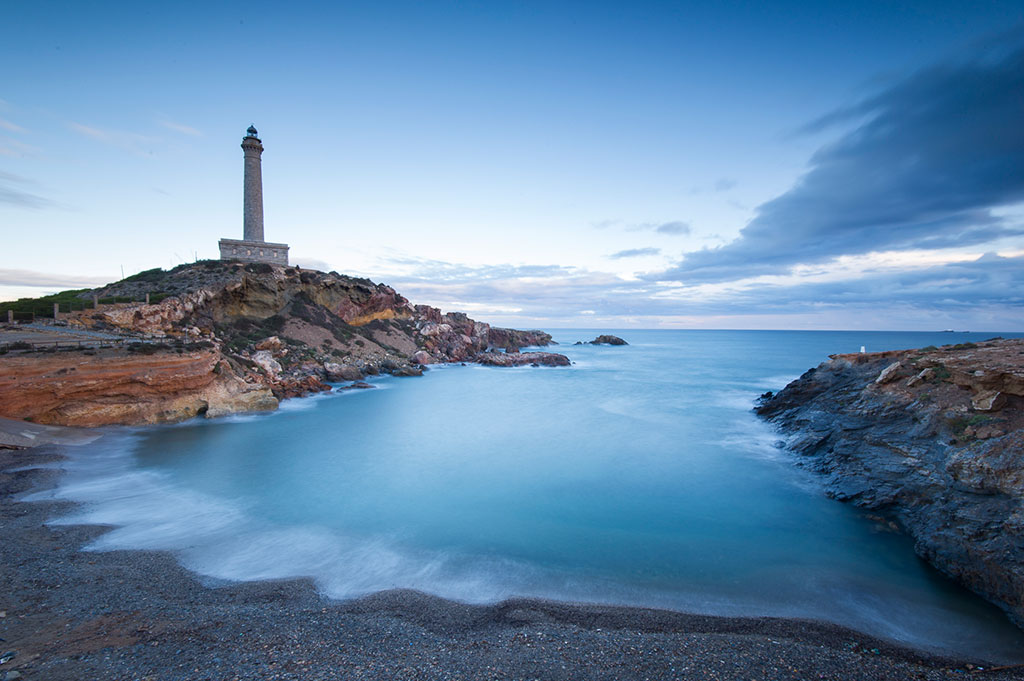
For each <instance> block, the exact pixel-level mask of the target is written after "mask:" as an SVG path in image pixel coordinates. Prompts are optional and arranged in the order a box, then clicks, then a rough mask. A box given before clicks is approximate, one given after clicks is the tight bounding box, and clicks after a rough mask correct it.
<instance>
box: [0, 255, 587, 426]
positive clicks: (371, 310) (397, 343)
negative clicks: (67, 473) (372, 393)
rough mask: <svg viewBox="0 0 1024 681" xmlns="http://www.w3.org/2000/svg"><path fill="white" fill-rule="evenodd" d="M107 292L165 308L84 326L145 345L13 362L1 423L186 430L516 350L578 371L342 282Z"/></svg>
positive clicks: (0, 404)
mask: <svg viewBox="0 0 1024 681" xmlns="http://www.w3.org/2000/svg"><path fill="white" fill-rule="evenodd" d="M94 295H95V296H98V297H100V298H105V299H110V298H145V297H146V296H149V298H150V299H151V300H153V301H154V302H153V303H152V304H143V303H141V302H140V303H122V304H114V305H104V306H102V307H100V308H99V309H97V310H93V309H87V310H85V311H83V312H78V313H75V314H72V315H70V316H66V319H65V321H66V322H67V324H68V325H69V326H71V327H78V328H83V329H93V330H103V331H108V332H114V333H117V334H121V335H123V336H124V337H125V338H131V339H136V340H137V341H138V343H137V344H136V346H135V347H133V348H130V349H129V348H126V347H122V348H121V349H119V350H102V351H99V352H98V353H97V352H95V351H92V350H88V349H84V350H79V351H64V352H59V353H55V354H52V355H47V354H45V353H40V352H27V353H26V352H13V353H10V354H8V355H7V356H6V357H5V358H4V362H3V365H4V366H3V370H2V372H0V415H3V416H8V417H13V418H30V419H33V420H36V421H39V422H41V423H53V424H64V425H102V424H108V423H155V422H163V421H179V420H182V419H185V418H189V417H192V416H195V415H197V414H204V413H205V414H206V415H208V416H214V415H220V414H225V413H231V412H235V411H252V410H260V409H272V408H275V407H276V406H277V401H278V400H280V399H284V398H288V397H294V396H299V395H304V394H309V393H313V392H318V391H322V390H330V386H329V385H327V384H326V383H325V381H357V380H359V379H361V378H363V377H365V376H368V375H376V374H380V373H391V374H394V375H397V376H419V375H421V374H422V372H423V368H422V367H423V365H429V364H435V363H443V362H474V361H480V358H483V361H484V362H486V363H489V364H494V363H495V362H493V361H491V358H490V355H492V354H494V353H492V352H489V351H490V350H493V349H502V350H513V349H514V350H516V352H515V353H514V355H509V356H508V357H509V359H508V360H505V361H504V363H501V364H499V365H500V366H508V365H512V364H515V363H519V364H521V363H528V364H548V365H554V364H562V365H567V364H568V363H569V361H568V359H567V358H565V357H564V356H562V355H552V357H555V358H561V359H560V360H559V359H552V358H551V357H546V356H542V355H545V354H550V353H533V354H536V355H537V356H536V357H533V356H529V355H531V353H524V356H528V358H527V359H521V360H519V361H517V362H513V360H512V358H513V356H518V355H519V353H518V350H519V348H521V347H527V346H543V345H548V344H549V343H550V342H551V336H550V335H548V334H546V333H544V332H542V331H518V330H515V329H502V328H495V327H492V326H490V325H489V324H485V323H483V322H477V321H474V320H472V319H470V318H469V317H467V316H466V315H464V314H461V313H457V312H452V313H442V312H441V311H440V310H438V309H437V308H433V307H428V306H424V305H416V306H413V305H411V304H410V303H409V301H408V300H406V299H405V298H404V297H402V296H401V295H399V294H398V293H397V292H396V291H395V290H394V289H392V288H391V287H389V286H385V285H384V284H375V283H373V282H371V281H370V280H368V279H358V278H354V277H347V276H344V275H340V274H337V273H335V272H331V273H325V272H316V271H311V270H302V269H299V268H297V267H286V266H278V265H269V264H265V263H250V264H248V265H243V264H241V263H226V262H221V261H205V262H200V263H196V264H193V265H183V266H181V267H177V268H175V269H173V270H171V271H168V272H164V271H162V270H151V271H148V272H142V273H140V274H138V275H135V276H133V277H129V278H127V279H125V280H123V281H121V282H117V283H116V284H111V285H109V286H107V287H104V288H103V289H97V290H96V291H87V292H85V293H83V294H82V297H83V298H85V299H86V300H89V299H91V298H92V297H93V296H94ZM563 360H564V361H563Z"/></svg>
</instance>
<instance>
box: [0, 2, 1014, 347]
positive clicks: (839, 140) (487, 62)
mask: <svg viewBox="0 0 1024 681" xmlns="http://www.w3.org/2000/svg"><path fill="white" fill-rule="evenodd" d="M0 13H2V17H3V21H0V63H3V64H4V65H5V69H4V71H3V75H0V229H2V233H3V237H4V244H5V249H4V250H5V252H6V253H7V254H8V257H6V258H4V262H3V263H2V267H0V299H8V298H14V297H18V296H25V295H40V294H42V293H47V292H52V291H54V290H59V289H62V288H68V287H80V286H86V285H92V284H98V283H104V282H107V281H111V280H114V279H118V278H120V276H121V270H122V267H123V268H124V272H125V273H126V274H130V273H132V272H136V271H139V270H142V269H148V268H151V267H165V268H166V267H170V266H173V265H176V264H179V263H181V262H187V261H191V260H192V259H194V258H195V257H199V258H212V257H217V251H216V244H217V239H218V238H220V237H232V238H240V236H241V189H242V187H241V181H242V176H241V171H242V154H241V149H239V147H238V144H239V142H240V140H241V137H242V135H243V134H244V131H245V128H246V127H247V126H248V125H249V124H250V123H253V124H255V125H256V127H257V128H258V129H259V131H260V136H261V138H262V139H263V142H264V146H265V147H266V152H265V153H264V158H263V160H264V162H263V172H264V196H265V211H266V237H267V239H268V240H271V241H284V242H287V243H289V244H290V245H291V247H292V250H291V253H292V259H293V261H295V262H297V263H299V264H302V265H306V266H310V267H318V268H322V269H336V270H338V271H340V272H344V273H350V274H355V275H361V276H368V277H370V278H372V279H374V280H376V281H384V282H386V283H388V284H391V285H393V286H395V287H396V288H397V289H398V290H399V291H400V292H402V293H403V294H404V295H406V296H407V297H409V298H410V299H412V300H413V301H414V302H418V303H430V304H434V305H438V306H440V307H442V308H444V309H449V310H450V309H460V310H464V311H466V312H468V313H470V314H471V315H473V316H475V317H477V318H480V319H484V320H487V321H491V322H495V323H501V324H511V325H525V326H541V327H545V326H546V327H561V326H591V327H592V326H600V327H608V328H623V327H648V328H658V327H666V328H672V327H683V328H685V327H698V328H863V329H934V328H963V329H972V330H994V331H999V330H1005V331H1013V330H1024V293H1022V291H1024V123H1022V122H1024V5H1022V4H1021V3H1020V2H970V3H968V2H956V3H954V2H938V1H932V2H920V3H891V2H878V3H872V2H858V3H825V2H822V3H786V2H777V3H755V2H716V3H710V2H709V3H683V2H677V3H643V2H631V3H601V2H579V3H573V2H500V3H498V2H489V3H482V2H477V3H474V2H417V3H412V2H410V3H391V2H379V3H365V4H349V3H323V4H318V3H292V4H290V5H287V6H286V5H285V4H283V3H273V4H271V3H258V2H253V3H245V4H228V3H164V4H159V5H158V4H142V3H115V2H105V3H104V2H101V3H93V4H88V3H53V2H45V1H44V2H21V1H19V0H13V1H11V2H7V3H5V4H4V5H3V6H2V7H0Z"/></svg>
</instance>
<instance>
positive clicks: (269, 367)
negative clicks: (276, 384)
mask: <svg viewBox="0 0 1024 681" xmlns="http://www.w3.org/2000/svg"><path fill="white" fill-rule="evenodd" d="M252 361H253V362H255V363H256V364H257V365H259V366H260V367H261V368H262V369H263V370H264V371H266V372H267V373H268V374H270V375H271V376H276V375H277V374H279V373H281V364H280V362H278V361H277V360H276V359H274V356H273V355H272V354H270V350H257V351H256V352H255V353H253V356H252Z"/></svg>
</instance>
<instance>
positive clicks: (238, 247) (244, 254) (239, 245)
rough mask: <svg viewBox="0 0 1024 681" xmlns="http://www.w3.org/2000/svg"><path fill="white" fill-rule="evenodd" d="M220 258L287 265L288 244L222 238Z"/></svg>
mask: <svg viewBox="0 0 1024 681" xmlns="http://www.w3.org/2000/svg"><path fill="white" fill-rule="evenodd" d="M220 259H221V260H241V261H242V262H266V263H270V264H272V265H287V264H288V244H273V243H270V242H269V241H243V240H242V239H221V240H220Z"/></svg>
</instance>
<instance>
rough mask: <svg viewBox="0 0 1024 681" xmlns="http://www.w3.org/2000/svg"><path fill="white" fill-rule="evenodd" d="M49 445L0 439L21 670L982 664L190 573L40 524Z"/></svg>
mask: <svg viewBox="0 0 1024 681" xmlns="http://www.w3.org/2000/svg"><path fill="white" fill-rule="evenodd" d="M61 452H62V449H61V447H60V446H56V445H48V446H43V447H39V448H35V449H28V450H0V519H2V525H3V527H4V534H5V536H4V541H3V542H0V566H2V568H0V571H2V574H3V584H4V585H5V587H4V589H3V591H2V592H0V611H2V612H3V613H4V614H5V616H4V617H2V618H0V637H2V638H3V639H5V641H4V642H3V643H2V645H3V649H4V652H6V651H15V652H17V655H16V657H14V658H13V659H11V660H10V661H8V662H7V663H5V664H3V665H2V666H0V672H3V673H6V672H9V671H12V670H13V671H18V672H19V673H21V674H22V678H24V679H26V680H30V679H32V678H45V679H65V678H66V679H80V678H90V677H95V678H104V679H121V678H124V679H129V678H131V679H137V678H153V679H165V678H170V679H177V678H181V679H186V678H187V679H203V678H209V679H223V678H238V679H257V678H258V679H267V678H281V679H288V678H296V679H298V678H302V679H310V678H336V677H338V676H346V675H350V676H352V677H354V678H370V679H373V678H381V679H385V678H388V679H391V678H410V679H411V678H417V679H422V678H438V679H441V678H474V679H475V678H488V679H490V678H493V679H499V678H550V679H563V678H564V679H575V678H586V679H601V678H608V679H611V678H615V679H633V678H636V679H641V678H697V679H701V678H709V679H712V678H713V679H748V678H751V677H759V678H770V679H806V678H834V679H906V678H928V679H933V678H934V679H945V678H963V674H964V673H965V671H969V670H970V667H969V665H975V666H984V667H986V668H987V667H988V665H987V664H986V663H984V662H981V661H978V660H962V659H954V658H944V657H940V656H936V655H934V654H932V653H930V652H927V651H920V650H915V649H912V648H909V647H904V646H901V645H899V644H895V643H891V642H887V641H883V640H880V639H876V638H873V637H871V636H869V635H866V634H863V633H860V632H856V631H854V630H851V629H848V628H845V627H842V626H840V625H834V624H829V623H825V622H818V621H812V620H801V619H786V618H774V617H723V616H713V615H696V614H687V613H682V612H675V611H668V610H655V609H648V608H639V607H630V606H606V605H587V604H575V603H563V602H555V601H544V600H538V599H530V598H514V599H509V600H505V601H502V602H500V603H496V604H493V605H468V604H464V603H459V602H456V601H450V600H446V599H443V598H440V597H436V596H430V595H427V594H423V593H420V592H415V591H410V590H392V591H382V592H377V593H374V594H371V595H368V596H364V597H362V598H358V599H355V600H349V601H333V600H329V599H327V598H325V597H323V596H321V595H320V594H319V593H318V592H317V591H316V589H315V587H314V585H313V584H312V582H311V580H309V579H296V580H287V581H268V582H244V583H235V584H229V585H225V586H218V587H210V586H204V585H203V584H201V583H200V582H199V581H198V579H197V578H196V576H195V575H193V574H192V573H190V572H189V571H188V570H186V569H185V568H184V567H182V566H180V565H179V564H178V562H177V561H176V559H175V558H174V556H173V555H172V554H170V553H167V552H153V551H143V550H134V551H112V552H84V551H82V550H81V548H82V546H83V545H84V544H86V543H87V542H88V541H90V540H91V539H93V538H95V537H96V536H99V535H101V534H103V533H104V532H106V531H108V530H109V528H108V527H104V526H94V525H47V524H46V522H47V521H48V520H50V519H52V518H53V517H54V516H55V515H57V514H58V513H59V512H60V511H61V510H65V509H68V508H73V507H74V504H72V503H71V502H62V501H46V502H38V501H34V502H21V501H20V500H19V498H20V497H21V496H22V495H24V494H26V493H29V492H34V491H40V490H43V489H47V488H50V487H52V486H53V485H54V484H55V482H56V479H57V478H58V476H59V475H60V474H61V472H60V470H59V469H54V468H33V466H38V465H40V464H45V463H53V462H57V461H60V460H61V459H62V458H63V455H62V453H61ZM12 469H13V470H12ZM18 469H20V470H18ZM984 676H985V677H986V678H992V679H1018V678H1024V668H1020V667H1018V668H1012V669H1007V670H1003V671H986V672H985V674H984ZM0 678H3V677H2V676H0Z"/></svg>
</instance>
